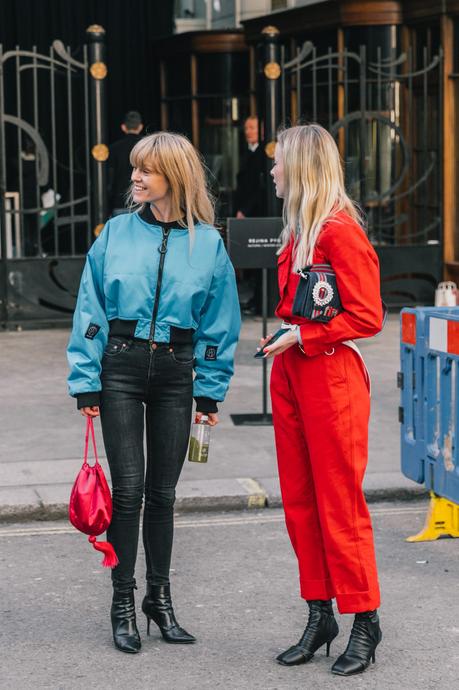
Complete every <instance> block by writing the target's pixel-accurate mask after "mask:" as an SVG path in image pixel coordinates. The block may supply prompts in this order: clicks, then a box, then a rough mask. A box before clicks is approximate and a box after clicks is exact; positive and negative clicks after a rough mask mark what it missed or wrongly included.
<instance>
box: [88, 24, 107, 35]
mask: <svg viewBox="0 0 459 690" xmlns="http://www.w3.org/2000/svg"><path fill="white" fill-rule="evenodd" d="M86 33H87V34H104V33H105V29H104V27H103V26H101V25H100V24H91V26H88V28H87V29H86Z"/></svg>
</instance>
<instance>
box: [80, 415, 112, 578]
mask: <svg viewBox="0 0 459 690" xmlns="http://www.w3.org/2000/svg"><path fill="white" fill-rule="evenodd" d="M89 432H91V439H92V445H93V448H94V455H95V458H96V461H95V463H94V465H93V466H92V467H91V466H90V465H88V445H89ZM69 520H70V522H71V523H72V525H73V526H74V527H76V528H77V529H78V530H80V532H83V533H84V534H88V535H89V537H88V541H89V542H90V543H91V544H92V545H93V547H94V548H95V549H96V551H101V552H102V553H103V554H105V556H104V559H103V561H102V565H103V566H104V567H106V568H114V567H115V566H117V565H118V563H119V561H118V558H117V556H116V553H115V550H114V548H113V546H112V545H111V544H110V543H109V542H107V541H99V542H98V541H96V537H98V536H99V535H100V534H102V533H103V532H105V531H106V530H107V527H108V526H109V525H110V522H111V520H112V496H111V493H110V488H109V486H108V484H107V480H106V479H105V475H104V471H103V469H102V467H101V465H100V463H99V459H98V457H97V448H96V439H95V436H94V424H93V421H92V418H91V417H88V418H87V423H86V438H85V446H84V461H83V465H82V467H81V469H80V471H79V472H78V475H77V478H76V479H75V483H74V485H73V488H72V493H71V494H70V503H69Z"/></svg>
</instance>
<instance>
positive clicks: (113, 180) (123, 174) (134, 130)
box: [108, 110, 143, 216]
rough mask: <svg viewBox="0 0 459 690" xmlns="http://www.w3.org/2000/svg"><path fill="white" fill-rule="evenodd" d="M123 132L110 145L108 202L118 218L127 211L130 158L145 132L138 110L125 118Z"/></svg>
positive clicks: (112, 212) (130, 169) (130, 112)
mask: <svg viewBox="0 0 459 690" xmlns="http://www.w3.org/2000/svg"><path fill="white" fill-rule="evenodd" d="M121 130H122V131H123V132H124V134H125V136H124V137H123V138H122V139H118V141H115V142H114V143H113V144H111V145H110V156H109V159H108V202H109V212H110V215H112V216H117V215H119V214H120V213H123V212H124V211H125V199H126V192H127V190H128V189H130V186H131V173H132V166H131V164H130V162H129V156H130V154H131V151H132V149H133V148H134V146H135V145H136V144H137V142H138V141H139V139H140V138H141V132H142V130H143V122H142V116H141V115H140V113H138V112H137V111H136V110H130V111H129V112H128V113H126V115H125V116H124V119H123V122H122V124H121Z"/></svg>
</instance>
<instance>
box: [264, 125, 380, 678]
mask: <svg viewBox="0 0 459 690" xmlns="http://www.w3.org/2000/svg"><path fill="white" fill-rule="evenodd" d="M271 174H272V176H273V178H274V182H275V185H276V194H277V196H278V197H281V198H283V199H284V231H283V235H282V240H283V243H282V247H281V249H280V250H279V290H280V303H279V305H278V307H277V311H276V315H277V316H278V317H279V318H281V319H283V320H284V322H285V323H286V324H290V326H291V329H290V330H288V331H287V332H286V334H284V335H282V336H281V338H279V339H278V340H277V341H276V342H275V343H273V344H272V345H271V346H266V342H267V340H263V341H262V343H261V345H262V347H263V349H264V351H265V352H266V356H267V357H275V359H274V363H273V368H272V374H271V396H272V408H273V420H274V430H275V438H276V449H277V458H278V465H279V477H280V484H281V491H282V499H283V505H284V510H285V519H286V524H287V529H288V533H289V536H290V539H291V542H292V545H293V548H294V550H295V553H296V556H297V558H298V565H299V577H300V590H301V596H302V598H303V599H306V601H307V603H308V605H309V620H308V624H307V627H306V629H305V631H304V633H303V635H302V637H301V639H300V641H299V642H298V644H296V645H294V646H293V647H290V648H289V649H287V650H286V651H285V652H283V653H282V654H280V655H279V656H278V657H277V661H278V662H279V663H281V664H283V665H287V666H291V665H297V664H301V663H304V662H307V661H309V660H310V659H311V658H312V657H313V655H314V653H315V652H316V650H317V649H318V648H319V647H321V646H322V645H327V656H328V653H329V648H330V643H331V642H332V640H333V639H334V638H335V637H336V636H337V634H338V624H337V622H336V620H335V617H334V614H333V608H332V599H336V603H337V607H338V611H339V612H340V613H354V614H355V619H354V624H353V628H352V632H351V635H350V639H349V643H348V645H347V648H346V650H345V651H344V653H343V654H341V656H340V657H339V658H338V659H337V660H336V661H335V663H334V665H333V666H332V672H333V673H336V674H339V675H351V674H355V673H360V672H362V671H365V669H366V668H367V667H368V665H369V663H370V660H371V659H373V661H374V658H375V649H376V646H377V645H378V644H379V642H380V641H381V629H380V626H379V618H378V614H377V611H376V609H377V608H378V606H379V603H380V594H379V585H378V575H377V569H376V561H375V553H374V545H373V531H372V525H371V520H370V515H369V512H368V508H367V504H366V502H365V497H364V494H363V491H362V480H363V475H364V472H365V468H366V465H367V456H368V421H369V413H370V390H369V377H368V372H367V370H366V367H365V364H364V362H363V359H362V358H361V356H360V353H359V351H358V349H357V347H356V346H355V344H354V343H353V341H352V339H353V338H368V337H370V336H373V335H375V334H376V333H378V332H379V331H380V330H381V328H382V318H383V315H382V303H381V297H380V277H379V265H378V258H377V256H376V253H375V251H374V249H373V247H372V246H371V244H370V242H369V241H368V239H367V236H366V235H365V232H364V231H363V229H362V227H361V224H360V216H359V213H358V211H357V209H356V207H355V206H354V204H353V203H352V201H351V200H350V199H349V197H348V196H347V194H346V191H345V187H344V179H343V171H342V167H341V161H340V157H339V153H338V149H337V147H336V144H335V142H334V140H333V138H332V137H331V135H330V134H329V133H328V132H327V131H326V130H324V129H323V128H322V127H320V126H318V125H308V126H300V127H292V128H290V129H286V130H284V131H283V132H282V133H281V134H280V136H279V138H278V144H277V147H276V156H275V164H274V167H273V169H272V172H271ZM312 263H314V264H324V263H326V264H331V266H332V268H333V270H334V272H335V274H336V282H337V286H338V292H339V295H340V299H341V304H342V308H343V310H342V311H341V312H340V313H339V314H338V315H336V316H335V317H334V318H333V319H331V320H330V321H329V322H328V323H318V322H314V321H312V320H307V319H305V318H301V317H295V316H293V315H292V305H293V300H294V297H295V292H296V289H297V286H298V282H299V280H300V278H299V276H298V274H297V271H298V269H302V268H304V267H305V266H307V265H310V264H312ZM268 337H269V336H268Z"/></svg>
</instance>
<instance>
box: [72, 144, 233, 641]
mask: <svg viewBox="0 0 459 690" xmlns="http://www.w3.org/2000/svg"><path fill="white" fill-rule="evenodd" d="M131 164H132V166H133V172H132V189H131V197H132V202H133V203H134V204H136V205H137V209H138V210H137V211H136V212H132V213H126V214H122V215H119V216H116V217H115V218H112V219H110V220H109V221H108V222H107V224H106V225H105V227H104V229H103V231H102V233H101V234H100V236H99V237H98V239H97V240H96V241H95V242H94V244H93V246H92V247H91V250H90V251H89V253H88V256H87V261H86V266H85V268H84V272H83V275H82V279H81V285H80V291H79V294H78V302H77V306H76V311H75V316H74V323H73V331H72V335H71V338H70V343H69V347H68V360H69V364H70V369H71V371H70V376H69V389H70V394H71V395H72V396H74V397H75V398H77V401H78V408H79V409H80V410H81V412H82V414H84V415H85V416H93V417H94V416H97V415H98V414H99V412H100V417H101V423H102V432H103V437H104V444H105V449H106V453H107V459H108V463H109V466H110V473H111V478H112V487H113V518H112V522H111V525H110V527H109V529H108V533H107V537H108V540H109V541H110V542H111V543H112V544H113V546H114V549H115V551H116V554H117V556H118V558H119V565H118V566H116V568H114V569H113V570H112V583H113V602H112V607H111V621H112V627H113V639H114V642H115V645H116V647H117V648H118V649H120V650H121V651H124V652H130V653H135V652H138V651H139V650H140V647H141V642H140V636H139V632H138V629H137V626H136V618H135V605H134V592H133V590H134V588H136V583H135V579H134V569H135V562H136V556H137V544H138V534H139V522H140V510H141V505H142V499H143V495H144V494H145V509H144V515H143V542H144V548H145V557H146V578H147V592H146V596H145V598H144V599H143V603H142V610H143V612H144V613H145V615H146V617H147V622H148V627H147V631H148V633H149V628H150V620H153V621H154V622H155V623H156V624H157V625H158V627H159V628H160V631H161V633H162V635H163V637H164V639H165V640H166V641H167V642H172V643H191V642H194V641H195V638H194V637H193V636H192V635H190V634H189V633H187V632H186V631H185V630H184V629H183V628H181V627H180V626H179V625H178V623H177V620H176V618H175V615H174V611H173V608H172V602H171V597H170V587H169V569H170V560H171V551H172V540H173V506H174V501H175V487H176V485H177V481H178V478H179V475H180V472H181V469H182V465H183V461H184V458H185V455H186V450H187V444H188V437H189V431H190V423H191V411H192V401H193V396H194V398H195V400H196V419H197V420H199V419H200V418H201V417H202V415H203V414H207V415H208V417H209V423H210V424H212V425H215V424H217V423H218V410H217V402H218V401H222V400H223V399H224V397H225V394H226V391H227V388H228V385H229V381H230V378H231V376H232V373H233V358H234V352H235V348H236V344H237V340H238V336H239V329H240V312H239V304H238V298H237V290H236V283H235V278H234V271H233V268H232V265H231V263H230V261H229V258H228V255H227V253H226V250H225V247H224V244H223V242H222V239H221V237H220V235H219V233H218V232H217V230H216V229H215V228H214V227H212V223H213V220H214V211H213V205H212V202H211V199H210V197H209V194H208V192H207V188H206V182H205V173H204V169H203V166H202V163H201V160H200V158H199V155H198V153H197V151H196V149H195V148H194V147H193V146H192V144H191V143H190V142H189V141H188V140H187V139H186V138H185V137H183V136H181V135H178V134H172V133H169V132H158V133H156V134H152V135H150V136H147V137H145V138H143V139H141V140H140V141H139V142H138V143H137V144H136V146H135V147H134V148H133V150H132V153H131ZM193 370H194V373H195V376H194V380H193ZM144 420H145V421H146V439H147V463H146V472H145V459H144V450H143V436H144Z"/></svg>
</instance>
